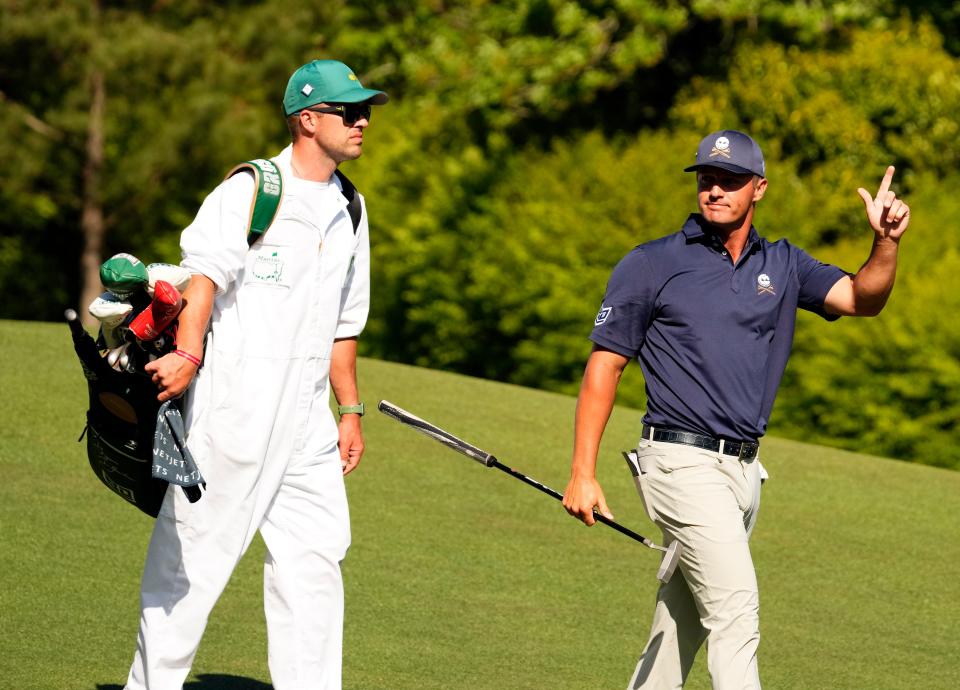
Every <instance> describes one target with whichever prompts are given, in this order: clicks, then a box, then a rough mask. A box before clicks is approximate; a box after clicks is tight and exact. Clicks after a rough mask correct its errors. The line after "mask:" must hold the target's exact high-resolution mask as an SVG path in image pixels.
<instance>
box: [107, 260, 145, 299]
mask: <svg viewBox="0 0 960 690" xmlns="http://www.w3.org/2000/svg"><path fill="white" fill-rule="evenodd" d="M148 280H149V276H148V275H147V267H146V266H144V265H143V262H142V261H140V259H138V258H137V257H135V256H134V255H133V254H125V253H124V254H114V255H113V256H111V257H110V258H109V259H107V260H106V261H104V262H103V264H101V266H100V282H101V283H103V287H105V288H106V289H107V290H109V291H110V292H112V293H113V294H115V295H116V296H117V297H120V298H121V299H123V298H126V297H129V296H130V295H131V294H133V293H134V292H135V291H136V290H138V289H140V288H145V287H146V286H147V282H148Z"/></svg>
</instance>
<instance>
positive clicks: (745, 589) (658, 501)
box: [629, 439, 762, 690]
mask: <svg viewBox="0 0 960 690" xmlns="http://www.w3.org/2000/svg"><path fill="white" fill-rule="evenodd" d="M637 455H638V460H639V465H640V474H639V476H638V477H637V478H636V481H637V488H638V490H639V491H640V495H641V498H642V499H643V503H644V506H645V508H646V510H647V514H648V515H649V516H650V519H651V520H653V521H654V522H655V523H656V524H657V526H659V527H660V528H661V530H663V539H664V544H665V545H669V544H670V543H672V542H673V541H674V540H679V541H680V543H681V544H682V545H683V554H682V557H681V559H680V563H679V567H678V568H677V570H676V572H675V573H674V575H673V578H672V579H671V580H670V582H668V583H667V584H664V585H661V586H660V590H659V592H658V593H657V606H656V611H655V613H654V617H653V627H652V630H651V632H650V639H649V641H648V642H647V646H646V648H645V650H644V652H643V655H642V656H641V657H640V661H639V662H638V663H637V668H636V670H635V671H634V674H633V677H632V678H631V680H630V685H629V689H630V690H636V689H637V688H645V689H646V688H649V689H653V690H660V689H661V688H680V687H683V684H684V682H685V681H686V678H687V674H688V673H689V672H690V668H691V667H692V665H693V659H694V657H695V656H696V653H697V650H698V649H699V648H700V646H701V645H702V644H703V642H704V641H706V642H707V666H708V668H709V671H710V678H711V679H712V681H713V687H714V690H742V689H743V688H759V687H760V677H759V675H758V673H757V647H758V646H759V643H760V627H759V611H760V601H759V594H758V592H757V578H756V574H755V573H754V569H753V560H752V558H751V556H750V547H749V545H748V543H747V542H748V539H749V538H750V532H751V531H752V529H753V525H754V523H755V522H756V518H757V510H758V508H759V506H760V484H761V471H762V470H761V467H760V461H759V458H758V459H754V460H749V461H747V460H738V459H737V458H736V457H733V456H729V455H721V454H720V453H717V452H713V451H708V450H703V449H701V448H695V447H692V446H685V445H680V444H675V443H663V442H656V441H648V440H645V439H642V440H641V441H640V445H639V447H638V449H637Z"/></svg>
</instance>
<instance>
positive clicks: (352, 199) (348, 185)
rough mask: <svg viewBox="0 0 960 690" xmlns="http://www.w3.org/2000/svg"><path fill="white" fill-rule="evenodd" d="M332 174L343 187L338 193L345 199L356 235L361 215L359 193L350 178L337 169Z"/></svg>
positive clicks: (361, 208)
mask: <svg viewBox="0 0 960 690" xmlns="http://www.w3.org/2000/svg"><path fill="white" fill-rule="evenodd" d="M333 174H334V175H336V176H337V177H338V178H339V180H340V186H341V187H343V189H341V190H340V193H341V194H343V196H344V197H346V199H347V213H349V214H350V221H351V222H352V223H353V234H354V235H356V234H357V229H358V228H359V227H360V218H361V217H362V216H363V206H362V205H361V204H360V195H359V194H358V193H357V188H356V187H354V186H353V182H351V181H350V178H348V177H347V176H346V175H344V174H343V173H342V172H340V170H339V169H338V170H334V171H333Z"/></svg>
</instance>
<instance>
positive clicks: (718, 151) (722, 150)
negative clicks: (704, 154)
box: [710, 137, 730, 158]
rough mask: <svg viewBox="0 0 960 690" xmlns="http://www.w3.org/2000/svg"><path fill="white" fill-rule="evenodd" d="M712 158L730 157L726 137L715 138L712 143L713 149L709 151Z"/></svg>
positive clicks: (728, 142) (728, 143) (728, 141)
mask: <svg viewBox="0 0 960 690" xmlns="http://www.w3.org/2000/svg"><path fill="white" fill-rule="evenodd" d="M714 156H723V157H724V158H729V157H730V140H729V139H727V138H726V137H717V140H716V141H715V142H713V148H712V149H710V157H711V158H713V157H714Z"/></svg>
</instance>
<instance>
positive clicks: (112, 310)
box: [87, 292, 133, 348]
mask: <svg viewBox="0 0 960 690" xmlns="http://www.w3.org/2000/svg"><path fill="white" fill-rule="evenodd" d="M87 311H88V312H90V316H92V317H94V318H95V319H97V320H98V321H99V322H100V333H101V334H102V335H103V342H104V344H105V345H106V346H107V348H114V347H117V346H118V345H120V344H121V343H122V342H123V333H122V332H121V330H120V326H121V325H122V324H123V321H124V319H126V318H127V316H129V315H130V313H131V312H132V311H133V305H132V304H130V302H127V301H126V300H122V299H120V298H119V297H117V296H116V295H115V294H113V293H112V292H104V293H103V294H102V295H100V296H99V297H97V298H96V299H95V300H93V301H92V302H91V303H90V306H89V307H88V308H87Z"/></svg>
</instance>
